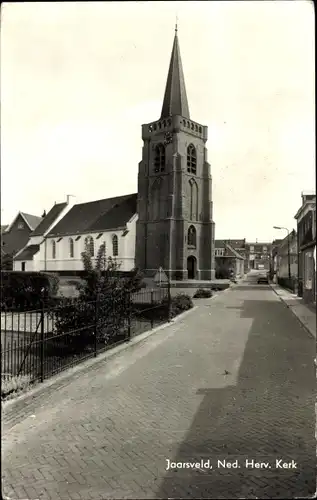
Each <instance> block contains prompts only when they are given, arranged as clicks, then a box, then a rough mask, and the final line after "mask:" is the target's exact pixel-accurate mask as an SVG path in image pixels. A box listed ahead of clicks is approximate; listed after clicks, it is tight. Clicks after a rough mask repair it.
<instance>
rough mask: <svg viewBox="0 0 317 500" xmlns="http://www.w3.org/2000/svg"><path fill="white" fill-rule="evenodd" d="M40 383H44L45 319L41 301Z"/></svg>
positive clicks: (42, 301)
mask: <svg viewBox="0 0 317 500" xmlns="http://www.w3.org/2000/svg"><path fill="white" fill-rule="evenodd" d="M40 319H41V355H40V359H41V382H44V342H45V340H44V319H45V310H44V300H43V299H42V300H41V318H40Z"/></svg>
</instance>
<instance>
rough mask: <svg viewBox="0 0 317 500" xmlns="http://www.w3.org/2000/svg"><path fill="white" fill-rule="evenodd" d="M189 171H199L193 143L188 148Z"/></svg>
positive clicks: (193, 172)
mask: <svg viewBox="0 0 317 500" xmlns="http://www.w3.org/2000/svg"><path fill="white" fill-rule="evenodd" d="M187 172H189V173H190V174H196V172H197V155H196V149H195V146H193V144H190V145H189V146H188V148H187Z"/></svg>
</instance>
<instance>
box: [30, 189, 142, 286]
mask: <svg viewBox="0 0 317 500" xmlns="http://www.w3.org/2000/svg"><path fill="white" fill-rule="evenodd" d="M136 211H137V194H130V195H126V196H117V197H115V198H108V199H104V200H98V201H92V202H88V203H80V204H77V205H74V206H73V207H72V208H71V209H70V210H69V211H68V212H67V213H66V215H65V216H64V217H62V218H61V219H60V221H59V222H58V223H57V224H55V225H54V227H53V228H52V229H51V230H50V231H49V232H48V233H47V235H46V237H45V238H44V241H43V242H42V243H41V244H40V250H39V260H40V261H41V266H42V270H46V271H53V272H58V273H59V274H60V275H64V276H67V275H68V276H71V275H72V274H74V272H76V271H82V270H83V262H82V258H81V254H82V252H84V251H85V250H88V251H89V252H90V254H91V256H92V257H94V258H95V257H96V256H97V253H98V249H99V247H100V245H101V244H103V243H105V244H106V257H107V258H108V257H112V258H114V259H115V260H116V262H117V263H118V264H120V271H130V270H132V269H133V268H134V267H135V240H136V221H137V213H136Z"/></svg>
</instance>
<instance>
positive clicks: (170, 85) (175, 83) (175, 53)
mask: <svg viewBox="0 0 317 500" xmlns="http://www.w3.org/2000/svg"><path fill="white" fill-rule="evenodd" d="M177 31H178V28H177V22H176V25H175V37H174V44H173V49H172V55H171V62H170V66H169V70H168V75H167V82H166V88H165V95H164V101H163V107H162V113H161V118H167V117H168V116H172V115H180V116H183V117H184V118H189V108H188V102H187V95H186V88H185V79H184V73H183V66H182V60H181V54H180V50H179V43H178V36H177Z"/></svg>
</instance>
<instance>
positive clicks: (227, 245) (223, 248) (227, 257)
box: [215, 240, 245, 279]
mask: <svg viewBox="0 0 317 500" xmlns="http://www.w3.org/2000/svg"><path fill="white" fill-rule="evenodd" d="M243 241H244V240H215V264H216V278H219V279H225V278H227V277H229V275H230V271H233V273H234V274H235V276H237V277H243V276H244V260H245V258H244V257H243V256H242V255H241V254H240V252H238V251H237V250H236V249H235V248H234V246H236V247H237V248H239V245H240V244H241V242H243Z"/></svg>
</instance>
